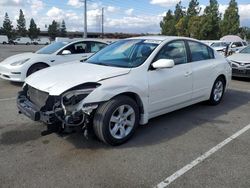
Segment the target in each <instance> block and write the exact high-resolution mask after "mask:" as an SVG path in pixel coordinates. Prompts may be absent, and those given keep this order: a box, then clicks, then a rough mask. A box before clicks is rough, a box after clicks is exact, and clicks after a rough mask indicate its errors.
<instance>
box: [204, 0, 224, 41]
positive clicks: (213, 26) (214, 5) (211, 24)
mask: <svg viewBox="0 0 250 188" xmlns="http://www.w3.org/2000/svg"><path fill="white" fill-rule="evenodd" d="M220 20H221V18H220V13H219V4H218V2H217V0H210V1H209V5H208V6H207V7H206V8H205V10H204V15H203V16H202V18H201V39H205V40H215V39H219V38H220Z"/></svg>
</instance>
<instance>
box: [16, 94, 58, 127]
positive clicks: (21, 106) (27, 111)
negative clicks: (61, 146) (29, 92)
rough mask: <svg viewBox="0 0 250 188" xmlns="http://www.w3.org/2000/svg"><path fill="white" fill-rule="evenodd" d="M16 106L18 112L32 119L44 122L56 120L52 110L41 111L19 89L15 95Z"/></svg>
mask: <svg viewBox="0 0 250 188" xmlns="http://www.w3.org/2000/svg"><path fill="white" fill-rule="evenodd" d="M17 108H18V110H19V113H21V114H24V115H25V116H27V117H28V118H30V119H31V120H33V121H41V122H44V123H46V124H52V123H55V122H58V119H57V118H56V116H55V113H54V112H53V111H47V112H42V111H40V109H38V107H37V106H35V105H34V104H33V103H32V102H31V101H30V100H29V99H27V97H26V96H25V95H24V93H23V92H22V91H21V92H19V93H18V96H17Z"/></svg>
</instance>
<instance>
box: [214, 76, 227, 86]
mask: <svg viewBox="0 0 250 188" xmlns="http://www.w3.org/2000/svg"><path fill="white" fill-rule="evenodd" d="M218 78H222V79H223V80H224V82H225V83H224V84H225V85H227V78H226V76H225V75H224V74H220V75H219V76H217V78H216V79H215V80H217V79H218Z"/></svg>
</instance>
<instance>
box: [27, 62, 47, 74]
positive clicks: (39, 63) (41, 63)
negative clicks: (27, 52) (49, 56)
mask: <svg viewBox="0 0 250 188" xmlns="http://www.w3.org/2000/svg"><path fill="white" fill-rule="evenodd" d="M36 65H45V66H46V67H50V65H49V64H47V63H44V62H37V63H33V64H32V65H31V66H29V68H28V69H27V71H26V77H27V76H28V72H29V70H30V69H31V68H32V67H34V66H36Z"/></svg>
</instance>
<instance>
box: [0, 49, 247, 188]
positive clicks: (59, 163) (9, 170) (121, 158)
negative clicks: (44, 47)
mask: <svg viewBox="0 0 250 188" xmlns="http://www.w3.org/2000/svg"><path fill="white" fill-rule="evenodd" d="M40 47H41V46H0V58H1V59H0V61H1V60H2V59H4V58H6V57H8V56H10V55H13V54H16V53H20V52H23V51H29V50H35V49H37V48H40ZM21 86H22V85H21V84H17V83H11V82H8V81H3V80H0V185H1V187H154V186H156V185H157V184H158V183H160V182H162V181H163V180H164V179H166V178H167V177H169V176H171V175H172V174H174V173H175V172H176V171H178V170H179V169H181V168H182V167H184V166H185V165H187V164H189V163H190V162H192V161H193V160H195V159H196V158H197V157H199V156H201V155H203V154H204V153H205V152H207V151H208V150H210V149H211V148H213V147H214V146H216V145H217V144H219V143H220V142H222V141H223V140H225V139H227V138H228V137H230V136H231V135H233V134H234V133H235V132H237V131H239V130H241V129H242V128H244V127H246V126H247V125H249V124H250V80H249V79H237V80H233V81H232V84H231V86H230V88H229V90H228V91H227V93H226V94H225V96H224V99H223V101H222V103H221V104H220V105H218V106H207V105H206V104H203V103H200V104H196V105H193V106H190V107H187V108H185V109H182V110H178V111H175V112H172V113H169V114H166V115H163V116H160V117H157V118H154V119H152V120H150V121H149V123H148V124H147V125H144V126H140V127H139V128H138V130H137V132H136V134H135V135H134V137H133V138H132V139H131V140H130V141H129V142H128V143H126V144H124V145H122V146H118V147H111V146H107V145H104V144H103V143H102V142H99V141H98V140H96V139H95V138H93V137H90V138H89V139H88V140H87V139H86V138H85V137H84V136H83V133H81V132H77V133H74V134H69V135H64V136H61V135H58V134H50V135H48V136H44V137H42V136H41V134H40V133H41V131H42V130H44V129H45V126H44V125H42V124H41V123H36V122H32V121H31V120H29V119H28V118H26V117H25V116H23V115H19V114H18V112H17V109H16V104H15V96H16V93H17V91H18V90H20V89H21ZM249 169H250V130H247V131H245V132H244V133H243V134H241V135H240V136H238V137H237V138H236V139H234V140H232V141H231V142H230V143H228V144H227V145H225V146H224V147H222V148H221V149H219V150H218V151H216V152H215V153H214V154H212V155H211V156H209V157H208V158H206V159H205V160H204V161H202V162H201V163H199V164H198V165H196V166H194V167H193V168H192V169H190V170H189V171H187V172H186V173H185V174H183V175H182V176H180V177H178V178H177V179H176V180H175V181H173V182H172V183H171V184H169V185H168V187H174V188H175V187H176V188H179V187H192V188H195V187H203V188H204V187H205V188H206V187H209V188H210V187H220V188H221V187H222V188H223V187H225V188H230V187H232V188H235V187H240V188H249V187H250V170H249Z"/></svg>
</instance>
